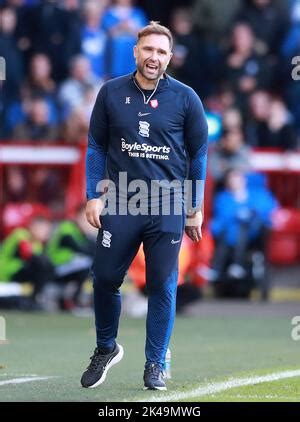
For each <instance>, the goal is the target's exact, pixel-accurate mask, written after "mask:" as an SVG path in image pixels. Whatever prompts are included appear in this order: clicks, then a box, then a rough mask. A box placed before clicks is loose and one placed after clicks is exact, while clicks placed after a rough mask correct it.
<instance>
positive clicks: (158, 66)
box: [134, 34, 172, 81]
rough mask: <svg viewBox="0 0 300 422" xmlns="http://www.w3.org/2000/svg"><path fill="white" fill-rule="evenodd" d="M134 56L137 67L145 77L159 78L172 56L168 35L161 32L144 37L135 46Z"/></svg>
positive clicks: (150, 78) (149, 78)
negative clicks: (160, 33)
mask: <svg viewBox="0 0 300 422" xmlns="http://www.w3.org/2000/svg"><path fill="white" fill-rule="evenodd" d="M134 57H135V61H136V66H137V69H138V71H139V72H140V73H141V74H142V75H143V77H144V78H145V79H148V80H151V81H153V80H157V79H159V78H160V77H161V75H162V74H163V73H164V72H165V70H166V69H167V66H168V64H169V62H170V60H171V57H172V52H171V49H170V43H169V39H168V37H167V36H166V35H159V34H151V35H147V36H145V37H142V38H141V39H140V40H139V42H138V44H137V45H136V46H135V47H134Z"/></svg>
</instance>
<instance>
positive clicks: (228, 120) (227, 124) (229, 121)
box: [222, 108, 243, 132]
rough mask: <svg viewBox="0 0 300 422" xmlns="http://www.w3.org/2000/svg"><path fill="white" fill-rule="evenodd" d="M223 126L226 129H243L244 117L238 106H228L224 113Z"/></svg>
mask: <svg viewBox="0 0 300 422" xmlns="http://www.w3.org/2000/svg"><path fill="white" fill-rule="evenodd" d="M222 123H223V128H224V130H225V131H229V132H231V131H242V130H243V117H242V114H241V112H240V111H239V110H238V109H237V108H228V109H227V110H225V111H224V113H223V122H222Z"/></svg>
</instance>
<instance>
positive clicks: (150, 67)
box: [146, 63, 158, 72]
mask: <svg viewBox="0 0 300 422" xmlns="http://www.w3.org/2000/svg"><path fill="white" fill-rule="evenodd" d="M146 68H147V69H148V70H150V72H155V71H156V70H157V69H158V66H156V65H154V64H151V63H147V64H146Z"/></svg>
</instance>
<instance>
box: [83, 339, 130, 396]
mask: <svg viewBox="0 0 300 422" xmlns="http://www.w3.org/2000/svg"><path fill="white" fill-rule="evenodd" d="M123 354H124V351H123V347H122V346H120V345H119V344H116V347H115V348H114V350H113V351H112V352H111V353H106V354H104V353H101V351H100V350H99V349H98V348H97V347H96V349H95V351H94V354H93V356H91V358H90V359H91V363H90V364H89V366H88V367H87V369H86V371H85V372H84V373H83V374H82V377H81V385H82V387H85V388H94V387H97V386H98V385H100V384H102V383H103V381H104V380H105V378H106V374H107V371H108V370H109V368H111V367H112V366H113V365H115V364H116V363H118V362H120V360H121V359H122V357H123Z"/></svg>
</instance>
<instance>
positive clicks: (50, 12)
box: [30, 0, 81, 81]
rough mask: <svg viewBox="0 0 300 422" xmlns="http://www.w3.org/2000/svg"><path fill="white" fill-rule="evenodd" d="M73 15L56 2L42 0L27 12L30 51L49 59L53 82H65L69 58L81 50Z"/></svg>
mask: <svg viewBox="0 0 300 422" xmlns="http://www.w3.org/2000/svg"><path fill="white" fill-rule="evenodd" d="M74 13H75V16H74ZM76 13H77V12H76V10H75V12H74V9H73V10H68V8H62V7H61V5H60V4H59V1H58V0H43V1H41V2H40V4H37V5H36V6H34V7H32V8H31V11H30V19H31V28H30V29H31V43H32V48H33V51H34V52H42V53H43V54H46V55H47V56H48V57H49V58H50V61H51V63H52V65H53V77H54V79H55V80H57V81H61V80H63V79H64V78H66V76H67V70H68V63H69V61H70V59H71V57H73V56H74V55H76V54H79V53H80V50H81V46H80V25H79V19H78V18H77V17H76ZM74 19H75V20H74ZM74 22H75V25H74ZM76 22H77V25H76Z"/></svg>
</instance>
